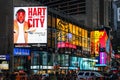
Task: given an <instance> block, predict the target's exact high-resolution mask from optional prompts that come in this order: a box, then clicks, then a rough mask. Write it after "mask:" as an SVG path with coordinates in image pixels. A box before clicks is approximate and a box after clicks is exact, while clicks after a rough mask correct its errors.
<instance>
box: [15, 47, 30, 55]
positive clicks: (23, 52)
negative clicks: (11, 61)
mask: <svg viewBox="0 0 120 80" xmlns="http://www.w3.org/2000/svg"><path fill="white" fill-rule="evenodd" d="M13 54H14V56H29V55H30V49H26V48H14V52H13Z"/></svg>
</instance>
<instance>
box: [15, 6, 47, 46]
mask: <svg viewBox="0 0 120 80" xmlns="http://www.w3.org/2000/svg"><path fill="white" fill-rule="evenodd" d="M14 43H16V44H19V43H47V7H45V6H37V7H14Z"/></svg>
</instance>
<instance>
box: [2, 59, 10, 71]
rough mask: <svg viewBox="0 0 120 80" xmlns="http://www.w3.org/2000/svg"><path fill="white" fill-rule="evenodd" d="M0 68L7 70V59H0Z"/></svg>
mask: <svg viewBox="0 0 120 80" xmlns="http://www.w3.org/2000/svg"><path fill="white" fill-rule="evenodd" d="M0 69H1V70H8V69H9V64H8V61H0Z"/></svg>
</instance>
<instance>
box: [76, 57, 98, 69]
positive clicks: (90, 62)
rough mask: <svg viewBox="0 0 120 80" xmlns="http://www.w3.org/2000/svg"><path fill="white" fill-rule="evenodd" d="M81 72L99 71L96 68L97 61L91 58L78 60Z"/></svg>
mask: <svg viewBox="0 0 120 80" xmlns="http://www.w3.org/2000/svg"><path fill="white" fill-rule="evenodd" d="M78 61H79V67H80V70H98V68H97V67H95V64H96V62H97V60H95V59H89V58H78Z"/></svg>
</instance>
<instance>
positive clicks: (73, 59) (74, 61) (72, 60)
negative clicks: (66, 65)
mask: <svg viewBox="0 0 120 80" xmlns="http://www.w3.org/2000/svg"><path fill="white" fill-rule="evenodd" d="M70 66H72V67H77V66H78V60H77V57H70Z"/></svg>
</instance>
